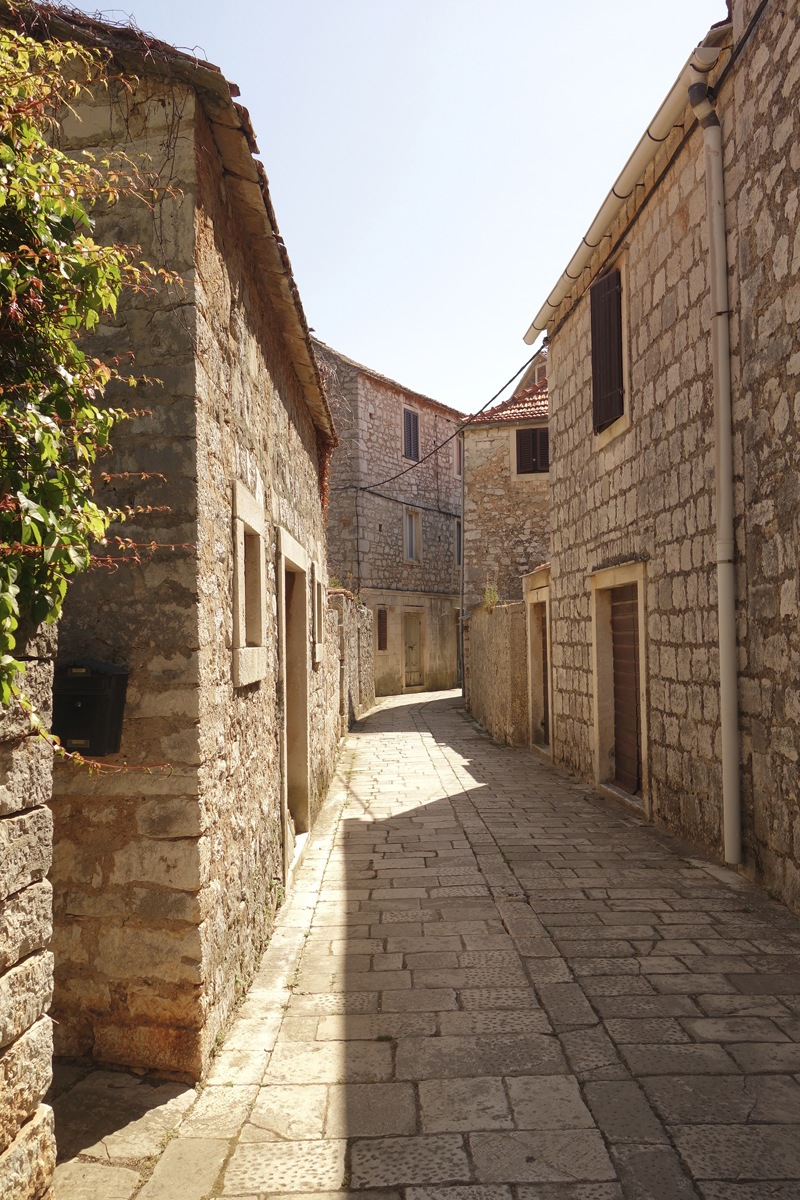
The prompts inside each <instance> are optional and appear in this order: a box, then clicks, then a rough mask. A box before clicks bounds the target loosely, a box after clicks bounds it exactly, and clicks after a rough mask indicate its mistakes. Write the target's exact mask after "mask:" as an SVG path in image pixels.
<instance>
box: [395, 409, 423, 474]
mask: <svg viewBox="0 0 800 1200" xmlns="http://www.w3.org/2000/svg"><path fill="white" fill-rule="evenodd" d="M402 413H403V415H402V418H401V421H402V428H401V431H400V436H401V439H402V441H401V448H402V452H403V458H404V459H405V460H406V461H407V462H419V460H420V458H421V453H420V436H419V410H418V409H416V408H411V406H410V405H408V404H404V405H403V408H402ZM407 416H408V417H411V418H413V421H412V427H413V429H414V434H415V438H416V447H415V446H413V445H412V446H411V447H409V446H408V445H407V439H406V432H407V421H406V417H407ZM412 441H413V439H412ZM409 448H410V449H412V450H413V449H416V452H417V453H416V455H413V454H408V453H407V450H409Z"/></svg>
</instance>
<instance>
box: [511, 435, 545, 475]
mask: <svg viewBox="0 0 800 1200" xmlns="http://www.w3.org/2000/svg"><path fill="white" fill-rule="evenodd" d="M549 470H550V434H549V432H548V430H547V429H518V430H517V474H518V475H534V474H536V472H538V471H549Z"/></svg>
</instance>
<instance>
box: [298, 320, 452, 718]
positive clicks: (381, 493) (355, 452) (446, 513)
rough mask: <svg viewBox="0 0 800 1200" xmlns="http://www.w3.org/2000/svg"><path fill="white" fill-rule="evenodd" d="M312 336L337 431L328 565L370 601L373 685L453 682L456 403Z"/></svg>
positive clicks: (384, 689) (401, 687)
mask: <svg viewBox="0 0 800 1200" xmlns="http://www.w3.org/2000/svg"><path fill="white" fill-rule="evenodd" d="M314 345H315V348H316V352H317V355H318V357H319V360H320V363H321V365H322V368H323V371H324V372H325V374H326V379H327V386H328V392H329V395H330V400H331V406H332V409H333V413H334V416H335V419H336V427H337V430H338V432H339V439H340V441H339V446H338V447H337V449H336V450H335V451H334V453H333V458H332V461H331V481H330V492H329V505H328V566H329V570H330V574H331V577H332V578H336V579H338V581H339V582H340V583H341V584H343V585H344V586H345V587H347V588H350V589H351V590H352V591H354V592H355V593H356V594H357V595H358V596H359V597H360V598H361V599H362V600H363V602H364V604H366V605H368V606H369V608H370V609H371V610H372V612H373V616H374V621H373V629H374V634H373V636H374V644H375V691H376V693H377V695H379V696H385V695H390V694H393V693H398V692H406V691H414V690H419V691H421V690H422V689H435V688H449V687H455V685H456V683H457V680H458V616H459V603H460V600H459V589H460V569H461V563H460V554H461V486H462V479H461V457H460V446H459V441H458V439H457V438H456V437H454V435H455V433H456V431H457V430H458V428H459V427H460V424H461V421H462V417H461V414H460V413H458V412H456V411H455V410H454V409H452V408H447V407H446V406H445V405H444V404H439V403H438V402H437V401H435V400H431V399H429V398H428V397H427V396H420V395H419V394H418V393H416V392H412V391H409V389H408V388H404V387H402V386H401V385H400V384H399V383H395V382H394V381H393V380H391V379H386V378H385V377H384V376H383V375H379V374H378V373H377V372H376V371H372V370H370V369H369V368H368V367H364V366H361V365H360V364H359V363H356V362H353V361H352V359H349V358H346V357H345V356H344V355H343V354H339V353H338V352H337V351H335V350H332V349H331V348H330V347H329V346H326V345H325V344H324V343H322V342H318V341H315V343H314ZM437 447H439V449H437ZM417 464H419V465H417Z"/></svg>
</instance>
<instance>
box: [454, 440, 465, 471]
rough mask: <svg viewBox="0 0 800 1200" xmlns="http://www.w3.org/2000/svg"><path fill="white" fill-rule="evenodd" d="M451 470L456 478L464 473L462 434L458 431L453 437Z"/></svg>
mask: <svg viewBox="0 0 800 1200" xmlns="http://www.w3.org/2000/svg"><path fill="white" fill-rule="evenodd" d="M453 472H454V474H455V477H456V479H461V477H462V476H463V474H464V435H463V433H459V434H457V435H456V437H455V438H454V439H453Z"/></svg>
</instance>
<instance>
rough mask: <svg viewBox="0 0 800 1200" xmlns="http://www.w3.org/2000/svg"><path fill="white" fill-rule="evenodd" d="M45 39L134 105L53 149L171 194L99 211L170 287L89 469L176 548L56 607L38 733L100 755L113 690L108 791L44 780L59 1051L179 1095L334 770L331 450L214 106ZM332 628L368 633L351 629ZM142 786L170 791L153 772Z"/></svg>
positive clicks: (230, 119) (240, 979)
mask: <svg viewBox="0 0 800 1200" xmlns="http://www.w3.org/2000/svg"><path fill="white" fill-rule="evenodd" d="M49 21H50V24H49V26H48V25H47V23H46V22H45V24H44V25H43V24H42V23H41V22H40V23H39V24H38V25H37V26H36V28H37V30H38V31H39V34H40V35H41V33H42V30H43V29H46V28H49V29H50V31H51V32H52V33H53V34H54V35H55V36H74V37H76V38H77V39H78V40H84V41H88V42H89V43H91V44H96V45H101V46H104V47H106V48H107V49H108V50H109V51H110V52H111V54H112V61H113V64H114V67H115V68H116V70H118V71H119V73H120V74H122V75H125V76H127V83H128V88H127V89H124V88H122V87H120V88H119V89H118V90H115V86H114V85H113V84H112V85H111V90H110V93H103V95H102V96H99V95H98V97H97V99H96V101H95V102H94V103H89V102H87V103H86V104H84V105H83V106H82V108H81V110H80V113H79V114H78V117H76V118H68V119H67V121H66V122H65V126H64V133H65V139H66V144H67V145H68V146H69V147H70V148H71V149H73V150H75V151H79V150H82V149H84V148H88V149H90V150H93V151H96V152H102V153H106V152H107V151H109V150H110V149H120V148H121V149H124V150H125V151H126V152H127V153H128V154H129V155H131V156H132V157H133V156H136V155H138V154H140V153H142V154H147V155H149V156H150V159H149V161H150V162H151V163H152V169H153V170H157V171H158V172H159V177H160V178H161V179H162V180H163V181H167V180H168V181H169V183H170V185H171V188H172V190H171V191H170V192H168V193H167V194H166V195H164V196H163V198H162V199H161V200H160V202H159V203H158V204H157V205H156V209H155V212H154V213H151V212H150V211H149V210H148V209H147V208H146V207H145V206H144V205H140V204H138V203H137V202H135V201H133V200H131V201H126V202H124V203H123V204H120V205H119V206H117V207H116V208H114V209H112V210H110V211H109V212H107V213H103V214H101V215H100V216H99V218H98V232H99V235H100V236H101V237H103V238H109V239H111V238H113V239H114V240H122V241H126V242H128V243H134V244H136V243H138V244H139V245H141V247H142V253H143V255H144V257H146V258H147V259H148V260H149V261H150V262H152V263H154V264H155V265H164V266H165V267H168V268H169V269H170V270H172V271H176V272H178V273H179V275H180V276H181V277H182V281H183V282H182V287H181V288H172V289H170V290H168V291H166V292H161V293H159V294H157V295H150V296H142V295H139V296H135V297H129V298H128V299H127V300H126V302H125V303H124V304H123V305H121V307H120V310H119V312H118V313H117V315H116V317H115V318H114V319H113V320H111V321H109V322H108V323H107V324H106V325H104V326H103V328H102V330H101V332H100V333H99V335H98V345H99V346H100V352H101V353H102V354H103V355H105V356H108V355H116V354H125V353H127V352H129V351H132V352H134V353H135V356H136V370H137V371H138V372H140V373H143V374H147V375H148V376H151V377H156V378H158V379H159V380H160V381H161V386H160V387H155V386H154V387H152V388H150V389H149V390H148V393H147V395H146V396H145V397H142V396H141V395H140V394H137V398H136V404H137V407H140V408H141V407H147V408H149V409H150V410H151V414H152V415H151V416H150V417H137V418H135V419H132V420H130V421H127V422H124V423H122V424H121V425H119V426H118V427H117V428H116V430H115V435H114V454H113V456H112V457H111V458H110V459H108V460H106V462H105V463H104V464H103V466H104V468H105V469H106V470H107V471H108V472H109V473H110V474H111V475H112V476H113V475H115V474H117V473H122V472H133V473H142V472H143V473H146V474H147V475H148V478H141V477H137V478H133V479H131V478H112V480H111V482H110V484H109V485H108V487H109V491H108V493H107V495H108V498H109V500H110V502H112V503H114V504H120V503H121V504H130V505H134V506H137V505H138V506H148V505H152V506H156V507H157V508H159V509H160V508H162V507H163V506H167V511H155V512H152V513H150V514H149V515H143V516H139V517H134V518H132V520H131V521H130V522H129V523H128V524H126V525H125V526H124V527H123V529H122V530H121V532H122V533H124V534H125V535H126V536H128V537H130V538H132V539H133V540H134V541H137V542H140V543H148V544H149V543H155V544H157V546H159V547H173V546H174V547H175V549H169V548H162V549H156V550H155V552H154V553H153V555H152V557H149V556H147V557H146V558H145V561H143V563H142V565H141V566H140V567H138V568H134V569H129V568H127V567H123V568H121V569H120V570H118V571H116V572H114V573H108V572H103V571H95V572H92V573H90V574H89V575H87V576H84V577H82V578H80V579H78V580H77V581H76V582H75V583H74V584H73V586H72V588H71V590H70V593H69V595H68V598H67V602H66V604H65V608H64V615H63V620H62V624H61V630H60V643H59V656H58V665H57V671H56V674H57V680H58V684H57V700H58V699H59V697H60V700H59V703H60V704H61V706H62V708H61V711H62V716H61V717H60V718H59V719H58V720H57V721H56V729H57V731H58V729H59V728H60V729H61V731H62V734H63V736H64V741H65V744H66V746H67V748H68V749H79V750H81V751H82V752H83V753H84V754H87V753H88V754H89V756H92V754H93V753H97V744H96V742H95V740H94V739H95V738H96V736H99V735H98V732H97V731H98V728H99V726H98V724H97V722H99V723H100V724H101V725H102V723H103V721H104V719H105V715H106V713H105V702H104V701H100V702H98V701H97V699H96V695H95V697H94V698H92V697H91V696H90V695H89V692H90V691H91V689H92V688H93V687H94V688H96V689H102V688H104V687H106V685H107V683H108V678H109V671H116V672H117V673H119V671H120V669H122V670H123V671H124V672H126V673H128V674H127V679H128V682H127V698H126V700H125V706H124V720H123V721H122V725H121V741H120V742H119V744H118V746H117V745H115V744H112V743H113V738H111V740H110V741H108V742H107V744H106V745H105V746H104V748H105V749H106V750H107V751H108V753H107V754H106V756H105V757H103V758H102V760H101V761H102V763H103V764H104V768H106V769H105V770H104V771H103V773H101V774H91V775H90V774H89V773H88V772H87V771H85V770H76V769H74V768H72V767H71V766H69V765H59V767H58V769H57V770H56V773H55V784H54V797H53V805H52V810H53V815H54V822H55V841H54V857H53V868H52V876H51V878H52V884H53V889H54V936H53V951H54V954H55V995H54V1003H53V1014H54V1016H55V1018H56V1020H57V1022H58V1024H57V1026H56V1047H57V1051H59V1052H61V1053H63V1054H75V1055H78V1054H86V1053H91V1054H93V1055H94V1056H95V1058H96V1059H98V1060H100V1061H104V1062H109V1063H119V1064H125V1065H128V1066H133V1067H138V1068H158V1069H160V1070H162V1071H169V1072H173V1073H175V1074H178V1075H181V1076H184V1077H187V1076H188V1077H190V1078H199V1077H200V1076H201V1075H202V1074H203V1072H204V1070H205V1068H206V1066H207V1064H208V1062H209V1057H210V1054H211V1051H212V1048H213V1046H214V1043H215V1039H216V1038H217V1035H218V1034H219V1033H220V1031H222V1030H223V1029H224V1028H225V1025H226V1022H227V1020H228V1018H229V1016H230V1014H231V1012H232V1009H233V1006H234V1005H235V1003H236V1000H237V998H238V997H239V996H240V995H241V993H242V991H243V990H244V989H245V988H246V986H247V983H248V981H249V979H250V977H251V975H252V973H253V970H254V968H255V965H256V963H257V961H258V958H259V955H260V952H261V950H262V948H263V946H264V944H265V942H266V940H267V939H268V937H269V933H270V929H271V920H272V916H273V913H274V911H275V908H276V906H277V905H278V903H279V902H280V898H281V896H282V895H283V893H284V890H285V888H286V887H287V886H288V885H289V883H290V879H291V872H292V866H293V863H294V862H296V860H297V854H298V849H299V847H300V846H301V845H302V842H303V840H304V835H306V834H307V832H308V830H309V829H310V827H311V825H312V823H313V821H314V818H315V815H316V813H317V811H318V809H319V806H320V803H321V799H322V796H323V793H324V790H325V787H326V784H327V782H328V779H329V777H330V775H331V773H332V770H333V766H334V761H335V756H336V753H337V746H338V740H339V736H340V733H341V728H342V725H341V717H340V698H341V688H342V682H343V678H344V681H345V683H346V682H347V675H348V673H347V671H346V670H345V672H344V675H343V672H342V662H341V655H342V647H343V645H345V644H348V645H349V644H350V641H352V639H349V638H346V639H344V640H343V639H342V638H341V636H340V629H339V626H340V615H339V614H337V612H336V610H335V608H333V609H331V608H329V607H328V603H327V582H328V580H327V568H326V562H325V541H324V537H325V534H324V520H323V504H322V494H323V492H324V487H325V478H326V471H327V465H328V459H329V455H330V452H331V449H332V447H333V445H334V443H335V433H334V427H333V422H332V418H331V413H330V409H329V407H328V403H327V400H326V396H325V392H324V388H323V386H322V382H321V379H320V375H319V372H318V368H317V364H316V360H315V357H314V352H313V348H312V345H311V341H310V337H309V333H308V328H307V325H306V320H305V317H304V314H303V309H302V306H301V303H300V299H299V296H298V293H297V288H296V286H295V283H294V280H293V277H292V271H291V264H290V262H289V258H288V256H287V253H286V249H285V247H284V245H283V242H282V240H281V237H280V234H279V231H278V226H277V223H276V220H275V214H274V212H273V209H272V204H271V201H270V196H269V190H268V186H267V179H266V175H265V173H264V169H263V166H262V165H261V163H260V162H259V161H258V160H257V159H256V158H255V157H254V155H255V154H256V153H257V146H256V142H255V136H254V133H253V130H252V128H251V126H250V121H249V118H248V114H247V111H246V109H244V108H242V107H241V106H240V105H239V104H237V103H236V102H235V101H234V98H233V97H234V96H235V95H237V94H238V92H237V89H236V88H235V86H234V85H232V84H228V83H227V82H226V80H225V78H224V77H223V76H222V75H221V74H220V72H219V70H218V69H217V68H216V67H213V66H211V65H210V64H208V63H203V62H199V61H198V60H196V59H195V58H193V57H192V56H191V55H187V54H183V53H179V52H177V51H175V50H174V49H173V48H171V47H169V46H165V45H164V44H163V43H159V42H157V41H155V40H153V39H150V38H144V37H143V35H141V34H140V33H139V32H138V31H134V30H128V29H118V28H113V27H110V26H108V25H105V24H102V23H101V22H98V21H94V20H90V19H88V18H86V19H84V18H81V17H80V15H79V14H70V15H69V18H68V20H67V17H65V15H64V14H63V13H55V14H51V15H50V18H49ZM78 118H79V119H78ZM120 397H121V393H120ZM110 399H112V401H116V400H117V399H118V396H117V395H114V396H112V397H110ZM121 402H122V403H123V404H124V403H129V401H128V399H127V393H126V396H125V398H124V399H121ZM161 477H163V478H161ZM341 615H342V621H344V620H345V616H346V617H347V621H348V622H350V624H352V622H353V620H354V621H355V625H356V627H357V628H359V629H361V630H362V633H363V634H364V635H365V636H366V635H367V631H369V629H370V618H369V614H362V615H360V616H359V615H357V614H356V615H355V616H354V615H353V614H352V613H351V612H350V611H349V610H348V613H347V614H345V613H344V612H342V614H341ZM98 664H102V665H101V666H98ZM369 688H370V684H369V680H365V681H364V684H363V686H362V698H361V701H360V702H361V703H364V704H368V703H369V695H368V694H369ZM97 694H100V693H97ZM98 703H100V710H99V715H98ZM78 704H80V705H81V707H80V708H78V707H76V705H78ZM92 713H94V714H95V718H96V720H95V723H94V724H93V718H92ZM64 714H66V716H65V715H64ZM59 721H60V722H61V724H60V725H59ZM159 763H168V764H169V771H167V772H161V771H159V770H150V769H148V768H151V767H152V766H153V764H159ZM123 764H124V765H126V766H127V768H128V769H127V770H124V771H121V772H119V773H111V772H109V771H108V770H107V768H108V767H109V766H112V767H113V766H114V765H118V766H122V765H123Z"/></svg>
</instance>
